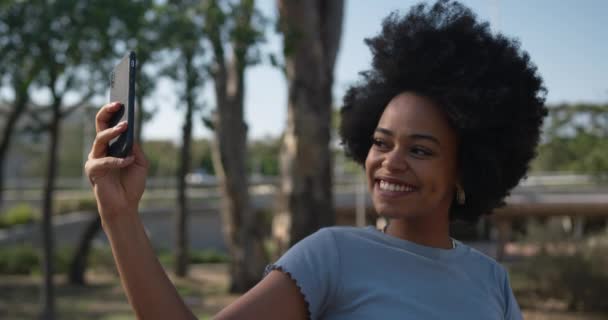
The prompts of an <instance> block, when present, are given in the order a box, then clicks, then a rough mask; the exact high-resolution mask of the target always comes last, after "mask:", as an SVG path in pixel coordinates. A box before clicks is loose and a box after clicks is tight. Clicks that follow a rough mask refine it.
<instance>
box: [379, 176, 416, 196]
mask: <svg viewBox="0 0 608 320" xmlns="http://www.w3.org/2000/svg"><path fill="white" fill-rule="evenodd" d="M375 185H376V189H377V190H378V191H379V193H380V195H382V196H387V197H400V196H404V195H408V194H410V193H412V192H414V191H416V190H417V188H416V187H415V186H412V185H409V184H405V183H399V182H393V181H391V182H389V181H386V180H382V179H378V180H376V184H375Z"/></svg>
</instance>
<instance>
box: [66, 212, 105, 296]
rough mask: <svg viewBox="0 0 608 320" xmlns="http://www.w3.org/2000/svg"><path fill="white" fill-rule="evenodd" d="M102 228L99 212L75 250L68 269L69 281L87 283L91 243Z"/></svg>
mask: <svg viewBox="0 0 608 320" xmlns="http://www.w3.org/2000/svg"><path fill="white" fill-rule="evenodd" d="M100 230H101V217H100V216H99V214H97V213H96V214H95V217H94V218H93V219H92V220H91V221H90V222H89V224H88V225H87V227H86V228H85V230H84V232H83V234H82V236H81V237H80V241H79V242H78V247H77V248H76V250H75V251H74V255H73V257H72V261H71V262H70V267H69V271H68V281H69V283H70V284H74V285H81V286H84V285H86V280H85V277H84V275H85V272H86V271H87V263H88V258H89V252H90V251H91V244H92V243H93V239H94V238H95V236H96V235H97V233H99V231H100Z"/></svg>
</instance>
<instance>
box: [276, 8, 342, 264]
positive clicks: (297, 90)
mask: <svg viewBox="0 0 608 320" xmlns="http://www.w3.org/2000/svg"><path fill="white" fill-rule="evenodd" d="M278 3H279V12H280V15H281V21H282V25H281V28H282V31H283V33H284V35H285V46H286V50H285V52H286V57H285V63H286V71H287V79H288V90H289V97H288V99H289V101H288V119H287V128H286V130H285V134H284V138H283V145H282V148H281V157H280V163H281V176H282V179H281V188H280V195H279V196H280V199H279V210H278V212H277V214H276V216H275V220H274V223H273V235H274V236H275V240H276V242H277V244H278V247H279V251H280V252H284V251H285V250H287V249H288V248H289V247H291V246H292V245H294V244H295V243H297V242H298V241H300V240H301V239H302V238H304V237H306V236H307V235H309V234H311V233H313V232H315V231H316V230H318V229H319V228H321V227H324V226H330V225H333V224H335V213H334V206H333V190H332V176H333V173H332V156H331V150H330V141H331V114H332V94H331V89H332V84H333V69H334V64H335V59H336V55H337V52H338V47H339V42H340V37H341V32H342V15H343V6H344V3H343V1H341V0H334V1H323V0H314V1H312V0H311V1H288V0H279V2H278ZM288 48H289V50H287V49H288Z"/></svg>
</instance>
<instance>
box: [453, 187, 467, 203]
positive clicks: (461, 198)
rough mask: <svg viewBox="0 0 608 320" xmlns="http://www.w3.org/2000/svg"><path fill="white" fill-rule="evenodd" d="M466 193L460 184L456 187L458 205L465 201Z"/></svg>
mask: <svg viewBox="0 0 608 320" xmlns="http://www.w3.org/2000/svg"><path fill="white" fill-rule="evenodd" d="M466 199H467V198H466V194H465V193H464V189H462V187H461V186H457V187H456V202H458V204H459V205H463V204H465V202H466Z"/></svg>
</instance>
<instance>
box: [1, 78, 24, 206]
mask: <svg viewBox="0 0 608 320" xmlns="http://www.w3.org/2000/svg"><path fill="white" fill-rule="evenodd" d="M26 104H27V89H26V92H25V93H23V92H21V93H18V94H17V99H15V103H14V104H13V108H12V109H11V113H10V114H9V115H8V119H7V120H6V124H5V126H4V130H3V132H2V140H1V141H0V209H2V200H3V191H4V162H5V160H6V156H7V154H8V150H9V148H10V144H11V138H12V137H13V133H14V132H15V127H16V126H17V121H18V120H19V118H20V117H21V115H23V113H24V112H25V109H26Z"/></svg>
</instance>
